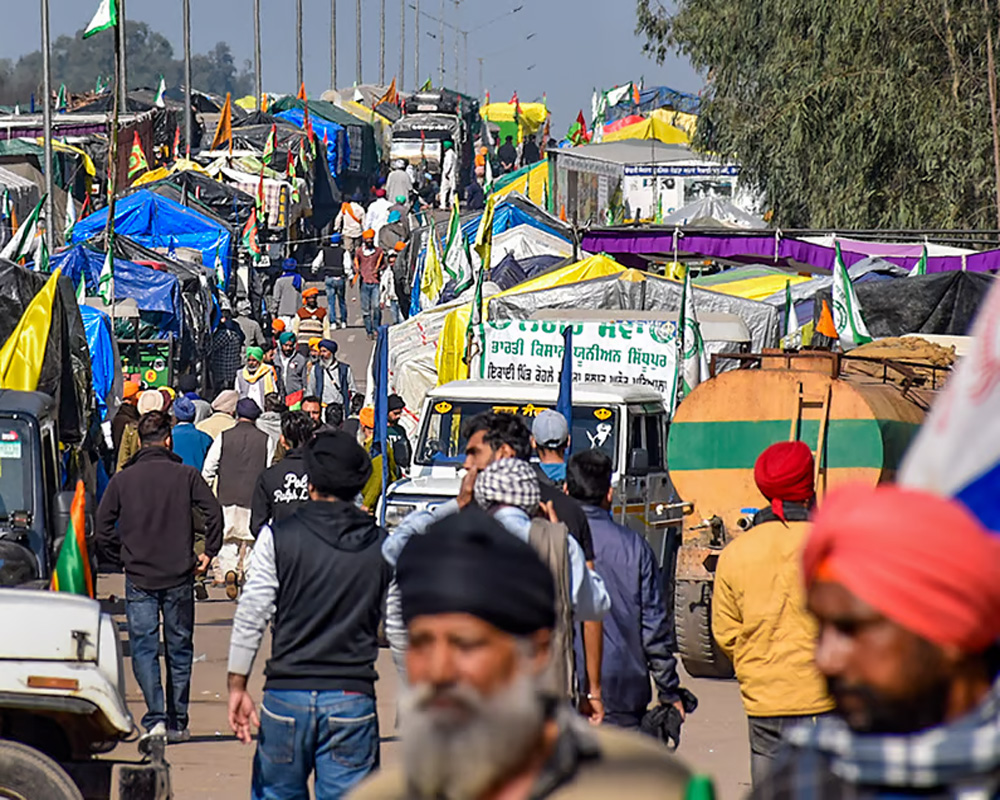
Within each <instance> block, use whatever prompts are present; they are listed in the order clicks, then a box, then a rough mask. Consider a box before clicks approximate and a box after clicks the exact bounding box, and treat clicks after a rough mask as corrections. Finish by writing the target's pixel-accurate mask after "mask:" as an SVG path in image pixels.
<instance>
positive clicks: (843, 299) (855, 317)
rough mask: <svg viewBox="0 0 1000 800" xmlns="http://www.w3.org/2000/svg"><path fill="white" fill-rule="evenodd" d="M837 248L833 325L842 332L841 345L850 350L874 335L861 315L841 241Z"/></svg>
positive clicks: (834, 275) (834, 271)
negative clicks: (842, 252)
mask: <svg viewBox="0 0 1000 800" xmlns="http://www.w3.org/2000/svg"><path fill="white" fill-rule="evenodd" d="M836 250H837V263H836V264H834V268H833V325H834V327H835V328H836V329H837V331H838V332H839V333H840V346H841V347H843V348H844V349H845V350H848V349H850V348H852V347H857V346H858V345H862V344H867V343H868V342H870V341H871V340H872V335H871V334H870V333H869V332H868V326H867V325H865V320H864V318H863V317H862V316H861V306H860V304H859V303H858V296H857V294H856V293H855V291H854V286H853V285H852V284H851V276H850V275H849V274H848V272H847V266H846V265H845V264H844V257H843V256H842V255H841V253H840V242H837V244H836Z"/></svg>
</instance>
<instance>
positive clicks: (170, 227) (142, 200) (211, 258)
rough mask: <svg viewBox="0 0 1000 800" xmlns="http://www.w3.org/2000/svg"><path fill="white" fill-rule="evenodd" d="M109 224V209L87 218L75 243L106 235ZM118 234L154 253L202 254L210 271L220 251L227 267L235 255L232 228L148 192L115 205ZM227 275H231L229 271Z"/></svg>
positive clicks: (79, 225)
mask: <svg viewBox="0 0 1000 800" xmlns="http://www.w3.org/2000/svg"><path fill="white" fill-rule="evenodd" d="M107 222H108V210H107V209H106V208H105V209H102V210H101V211H96V212H94V213H93V214H91V215H90V216H89V217H84V218H83V219H82V220H80V221H79V222H77V223H76V226H75V227H74V228H73V243H74V244H79V243H80V242H84V241H86V240H87V239H90V238H92V237H94V236H98V235H99V234H101V233H103V232H104V229H105V227H106V226H107ZM115 232H116V233H121V234H124V235H125V236H128V237H129V238H130V239H134V240H135V241H136V242H138V243H139V244H141V245H143V246H145V247H148V248H150V249H152V248H156V247H163V248H168V249H173V248H176V247H189V248H191V249H193V250H200V251H201V259H202V264H203V265H204V266H206V267H208V268H209V269H211V268H212V267H213V265H214V264H215V252H216V247H218V249H219V254H220V255H221V256H222V259H223V263H224V264H226V265H227V267H228V265H229V263H230V261H229V258H230V257H231V256H232V255H233V251H232V247H233V235H232V233H231V232H230V229H229V228H227V227H226V226H225V225H221V224H219V223H218V222H215V221H214V220H211V219H209V218H208V217H206V216H203V215H202V214H200V213H198V212H197V211H195V210H194V209H193V208H186V207H185V206H182V205H181V204H180V203H178V202H175V201H174V200H171V199H170V198H169V197H163V196H162V195H158V194H156V193H155V192H151V191H149V190H148V189H142V190H140V191H138V192H135V193H134V194H130V195H128V196H127V197H123V198H122V199H120V200H119V201H118V202H117V203H116V204H115ZM226 271H227V274H228V268H227V270H226Z"/></svg>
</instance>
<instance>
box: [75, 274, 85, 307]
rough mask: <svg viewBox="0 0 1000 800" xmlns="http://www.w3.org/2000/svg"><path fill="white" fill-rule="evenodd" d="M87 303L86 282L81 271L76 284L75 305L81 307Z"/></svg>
mask: <svg viewBox="0 0 1000 800" xmlns="http://www.w3.org/2000/svg"><path fill="white" fill-rule="evenodd" d="M86 302H87V282H86V281H85V280H84V276H83V270H80V280H79V281H77V283H76V304H77V305H78V306H82V305H83V304H84V303H86Z"/></svg>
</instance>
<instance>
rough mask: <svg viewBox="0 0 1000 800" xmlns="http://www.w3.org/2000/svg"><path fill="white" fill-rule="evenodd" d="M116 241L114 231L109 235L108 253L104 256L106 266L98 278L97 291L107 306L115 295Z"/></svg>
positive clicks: (102, 268)
mask: <svg viewBox="0 0 1000 800" xmlns="http://www.w3.org/2000/svg"><path fill="white" fill-rule="evenodd" d="M114 241H115V235H114V234H113V233H112V234H110V235H109V236H108V254H107V255H106V256H105V257H104V266H102V267H101V274H100V275H99V276H98V278H97V293H98V294H99V295H100V296H101V299H102V300H103V301H104V305H106V306H110V305H111V304H112V303H113V302H114V297H115V257H114V249H115V247H114Z"/></svg>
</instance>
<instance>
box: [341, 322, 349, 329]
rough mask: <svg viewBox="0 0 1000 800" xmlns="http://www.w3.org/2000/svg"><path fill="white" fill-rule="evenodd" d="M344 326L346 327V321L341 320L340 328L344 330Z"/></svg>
mask: <svg viewBox="0 0 1000 800" xmlns="http://www.w3.org/2000/svg"><path fill="white" fill-rule="evenodd" d="M346 327H347V323H346V322H341V323H340V329H341V330H344V328H346Z"/></svg>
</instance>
